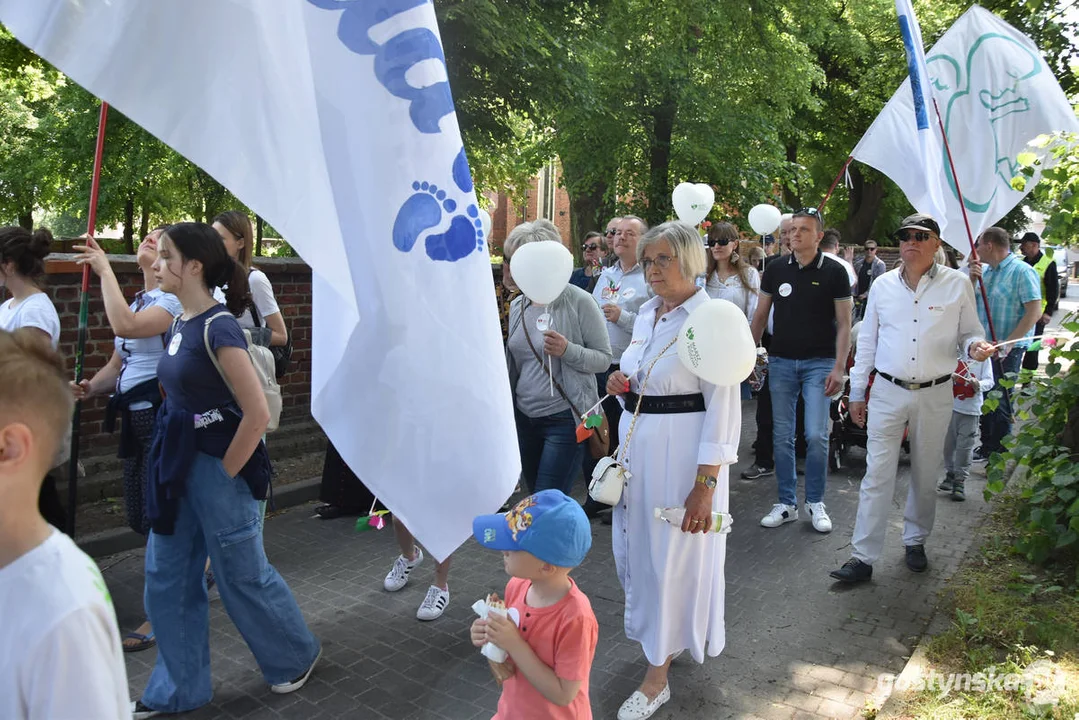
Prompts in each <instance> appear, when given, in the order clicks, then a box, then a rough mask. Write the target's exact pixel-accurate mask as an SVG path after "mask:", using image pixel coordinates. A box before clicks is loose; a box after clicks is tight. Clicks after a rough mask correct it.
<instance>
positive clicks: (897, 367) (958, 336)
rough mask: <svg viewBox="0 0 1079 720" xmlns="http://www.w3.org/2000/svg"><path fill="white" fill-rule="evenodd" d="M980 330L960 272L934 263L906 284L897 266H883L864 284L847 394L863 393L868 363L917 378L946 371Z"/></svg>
mask: <svg viewBox="0 0 1079 720" xmlns="http://www.w3.org/2000/svg"><path fill="white" fill-rule="evenodd" d="M984 335H985V332H984V331H983V330H982V324H981V322H979V321H978V313H977V311H976V310H975V308H974V286H973V285H971V282H970V278H969V277H967V276H966V275H964V274H963V273H961V272H959V271H957V270H952V269H951V268H946V267H943V266H941V265H933V267H932V268H930V270H929V272H927V273H925V274H924V275H922V277H921V279H920V280H918V287H917V288H914V289H911V288H910V287H909V286H908V285H907V283H906V281H905V280H904V279H903V276H902V274H901V270H900V269H896V270H892V271H890V272H887V273H885V274H883V275H881V276H880V277H879V278H877V280H876V281H875V282H874V283H873V285H872V287H871V288H870V290H869V301H868V302H867V304H866V309H865V317H864V319H863V320H862V323H861V327H860V328H859V330H858V350H857V352H856V353H855V360H854V368H853V369H852V370H851V373H850V397H851V399H852V400H854V401H860V400H862V399H863V398H865V390H866V386H867V385H868V384H869V374H870V373H871V372H872V371H873V368H876V369H878V370H880V371H881V372H885V373H888V374H889V375H891V376H892V377H894V378H896V379H897V380H904V381H906V382H917V383H920V382H926V381H929V380H936V379H937V378H940V377H944V376H945V375H951V373H952V372H953V371H954V370H955V365H956V357H957V356H961V357H968V353H969V350H970V345H971V343H973V342H976V341H979V340H982V339H984ZM960 354H961V355H960Z"/></svg>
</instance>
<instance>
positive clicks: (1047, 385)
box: [985, 314, 1079, 566]
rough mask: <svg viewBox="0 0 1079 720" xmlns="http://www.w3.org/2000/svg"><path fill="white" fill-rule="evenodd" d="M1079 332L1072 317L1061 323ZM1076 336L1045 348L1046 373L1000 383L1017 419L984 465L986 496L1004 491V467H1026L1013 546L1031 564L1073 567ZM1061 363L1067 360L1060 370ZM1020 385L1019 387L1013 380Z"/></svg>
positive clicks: (1077, 500)
mask: <svg viewBox="0 0 1079 720" xmlns="http://www.w3.org/2000/svg"><path fill="white" fill-rule="evenodd" d="M1062 326H1063V327H1064V329H1066V330H1068V331H1069V332H1071V333H1076V332H1079V322H1077V319H1076V317H1075V315H1074V314H1073V315H1071V316H1070V317H1068V318H1066V319H1065V322H1064V323H1063V325H1062ZM1076 361H1079V340H1076V339H1075V338H1074V337H1073V338H1072V339H1071V342H1070V345H1068V344H1064V345H1063V346H1056V347H1051V348H1050V349H1049V364H1048V366H1047V367H1046V376H1045V377H1037V376H1034V375H1033V373H1031V372H1030V371H1023V373H1021V374H1020V375H1019V376H1018V377H1017V378H1016V377H1013V378H1012V379H1011V380H1009V381H1004V382H1002V385H1003V384H1005V383H1007V384H1009V385H1011V386H1012V387H1011V392H1012V394H1013V401H1015V403H1016V405H1017V407H1018V414H1019V419H1020V421H1021V422H1020V423H1019V424H1017V426H1016V427H1017V433H1016V435H1015V436H1014V437H1012V438H1009V439H1008V441H1007V443H1006V448H1007V451H1006V452H1005V453H1003V454H1000V455H994V457H993V458H992V459H991V461H990V464H989V467H988V471H987V473H988V482H987V485H986V491H985V494H986V499H988V498H990V497H991V496H993V495H995V494H998V493H1000V492H1002V491H1003V490H1004V482H1005V469H1006V464H1007V463H1008V462H1014V463H1016V464H1018V465H1019V466H1021V467H1023V468H1025V469H1026V471H1027V472H1028V477H1029V482H1028V483H1027V484H1026V485H1025V486H1024V487H1023V489H1022V491H1021V497H1022V499H1023V501H1024V502H1023V505H1022V506H1021V508H1020V511H1019V515H1018V520H1017V522H1018V526H1019V529H1020V534H1019V537H1018V540H1017V541H1016V549H1017V550H1018V551H1019V552H1021V553H1022V554H1023V555H1024V556H1025V557H1026V558H1027V559H1029V560H1030V561H1031V562H1034V563H1038V564H1044V563H1046V562H1049V561H1050V560H1063V561H1066V562H1067V563H1069V566H1074V564H1075V562H1076V560H1077V559H1079V464H1077V460H1079V448H1077V444H1079V443H1077V440H1079V373H1076V372H1075V367H1076V366H1075V365H1074V363H1075V362H1076ZM1064 363H1068V364H1071V366H1070V368H1069V370H1068V371H1067V372H1062V366H1063V364H1064ZM1022 383H1025V386H1024V387H1023V388H1022V389H1018V384H1022Z"/></svg>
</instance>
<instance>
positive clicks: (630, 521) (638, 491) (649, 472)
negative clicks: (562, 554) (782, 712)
mask: <svg viewBox="0 0 1079 720" xmlns="http://www.w3.org/2000/svg"><path fill="white" fill-rule="evenodd" d="M637 259H638V261H639V262H640V264H641V267H642V268H643V269H644V273H645V278H646V279H647V281H648V283H649V286H650V287H651V289H652V291H653V292H654V293H655V297H653V298H651V299H650V300H648V302H646V303H645V304H644V305H643V306H641V309H640V311H639V314H638V315H637V321H636V323H635V324H634V327H633V340H632V342H631V343H630V346H629V348H628V349H627V350H626V352H625V353H624V354H623V355H622V362H621V370H620V371H616V372H614V373H612V374H611V377H610V380H609V381H608V384H607V392H609V393H612V394H616V395H619V396H621V399H622V402H623V403H624V405H625V408H626V414H627V415H626V417H625V418H623V421H622V423H621V424H620V426H619V434H620V435H621V438H620V440H621V441H622V442H623V443H627V452H626V464H627V466H628V470H629V472H630V473H631V474H632V477H631V478H630V480H629V482H628V484H627V485H626V487H625V489H624V491H623V493H622V498H621V500H620V501H619V503H618V504H617V505H616V506H615V508H614V522H613V545H614V557H615V564H616V566H617V570H618V578H619V580H620V582H621V583H622V587H623V589H624V590H625V593H626V612H625V628H626V637H628V638H629V639H630V640H635V641H637V642H639V643H640V644H641V647H642V649H643V650H644V655H645V658H646V659H647V661H648V670H647V672H646V673H645V677H644V681H643V682H642V683H641V686H640V688H639V689H638V690H637V691H636V692H634V693H633V695H632V696H630V698H629V699H627V700H626V701H625V702H624V703H623V704H622V707H621V708H620V709H619V711H618V717H619V720H641V719H642V718H647V717H650V716H651V715H652V714H653V713H655V712H656V710H658V709H659V707H660V706H661V705H663V703H665V702H666V701H667V700H669V699H670V689H669V687H668V685H667V673H668V670H669V668H670V664H671V660H672V659H673V658H674V656H675V655H677V654H679V653H681V652H682V651H688V652H689V654H690V655H692V656H693V659H694V660H696V661H697V662H699V663H703V662H704V657H705V654H706V653H707V654H708V655H711V656H716V655H719V653H720V652H721V651H722V650H723V645H724V641H725V636H724V625H723V596H724V576H723V565H724V558H725V556H726V536H725V535H717V534H715V533H710V532H709V527H710V522H711V518H712V513H713V512H726V511H727V494H728V477H729V468H730V466H731V465H732V464H733V463H735V462H737V459H738V458H737V453H738V438H739V432H740V430H741V406H740V403H739V398H738V388H737V387H717V386H715V385H712V384H710V383H707V382H705V381H703V380H701V379H700V378H698V377H697V376H696V375H694V374H693V373H691V372H690V371H689V370H688V369H687V368H686V367H685V366H684V365H683V364H682V363H681V361H679V359H678V355H677V349H676V347H675V345H674V344H673V341H674V340H675V339H676V338H677V337H678V333H679V330H680V329H681V328H682V325H683V324H684V323H685V321H686V319H687V318H688V317H689V314H690V313H691V312H693V310H694V309H695V308H697V307H699V306H700V305H701V304H702V303H705V302H707V301H708V300H709V298H708V294H707V293H706V292H705V291H704V290H703V289H698V288H697V287H696V284H695V278H696V277H698V276H699V275H700V274H701V273H702V272H704V269H705V251H704V248H703V247H702V246H701V241H700V237H699V236H698V235H697V233H696V231H694V229H693V228H692V227H690V226H688V225H686V224H684V223H679V222H670V223H664V224H663V225H660V226H659V227H656V228H653V229H652V230H650V231H649V232H648V234H647V235H645V236H644V238H643V239H642V240H641V242H640V244H639V245H638V246H637ZM649 372H650V374H649ZM646 376H648V379H647V382H646V381H645V378H646ZM627 387H628V391H627ZM638 404H639V407H640V414H639V416H638V417H637V420H636V422H635V423H634V422H633V421H631V420H630V419H629V418H630V417H631V416H632V414H633V412H634V411H635V410H636V409H637V407H638ZM631 428H632V430H631ZM631 432H632V435H631V436H629V435H630V433H631ZM627 436H629V437H627ZM619 457H621V455H619ZM657 507H658V508H665V507H685V510H686V511H685V519H684V520H683V523H682V526H681V528H679V527H676V526H672V525H668V524H667V523H665V522H663V521H661V520H658V519H656V518H655V516H654V510H655V508H657Z"/></svg>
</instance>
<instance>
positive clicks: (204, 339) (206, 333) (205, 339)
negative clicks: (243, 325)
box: [202, 311, 236, 400]
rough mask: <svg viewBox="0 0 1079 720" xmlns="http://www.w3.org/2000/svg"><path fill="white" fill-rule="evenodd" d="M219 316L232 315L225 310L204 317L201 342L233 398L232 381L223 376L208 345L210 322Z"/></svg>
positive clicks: (234, 394) (234, 396)
mask: <svg viewBox="0 0 1079 720" xmlns="http://www.w3.org/2000/svg"><path fill="white" fill-rule="evenodd" d="M219 317H232V313H230V312H227V311H226V312H219V313H217V314H216V315H211V316H210V317H208V318H206V322H205V324H203V326H202V343H203V344H204V345H205V346H206V354H207V355H209V356H210V362H212V363H213V364H214V367H215V368H217V374H218V375H220V376H221V379H222V380H223V381H224V383H225V387H227V388H228V389H229V392H230V393H231V394H232V398H233V400H235V399H236V391H235V390H233V389H232V383H230V382H229V379H228V378H227V377H225V371H224V370H223V369H222V368H221V363H220V362H218V360H217V354H216V353H215V352H214V350H213V348H212V347H210V323H212V322H213V321H214V320H216V319H217V318H219Z"/></svg>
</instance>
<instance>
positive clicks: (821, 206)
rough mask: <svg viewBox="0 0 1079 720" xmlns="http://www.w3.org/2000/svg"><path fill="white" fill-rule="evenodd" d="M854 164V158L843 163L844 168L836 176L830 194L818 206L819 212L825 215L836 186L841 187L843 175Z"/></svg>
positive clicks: (848, 158) (851, 157)
mask: <svg viewBox="0 0 1079 720" xmlns="http://www.w3.org/2000/svg"><path fill="white" fill-rule="evenodd" d="M852 162H854V156H853V155H851V156H848V157H847V162H845V163H843V167H841V168H839V174H838V175H836V176H835V180H833V181H832V187H830V188H828V194H827V195H825V196H824V199H823V200H821V201H820V205H818V206H817V212H818V213H820V214H822V215H823V214H824V206H825V205H827V204H828V201H829V200H830V199H831V197H832V193H834V192H835V189H836V186H838V185H839V181H840V180H841V179H842V178H843V173H845V172H847V168H849V167H850V164H851V163H852Z"/></svg>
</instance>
